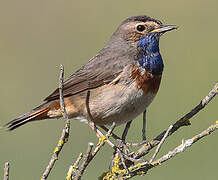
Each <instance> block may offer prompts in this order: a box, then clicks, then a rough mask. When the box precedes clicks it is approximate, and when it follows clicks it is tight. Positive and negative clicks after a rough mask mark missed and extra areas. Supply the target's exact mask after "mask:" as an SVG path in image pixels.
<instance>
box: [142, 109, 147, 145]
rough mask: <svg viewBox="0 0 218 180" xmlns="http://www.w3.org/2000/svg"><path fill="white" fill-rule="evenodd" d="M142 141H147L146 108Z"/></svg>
mask: <svg viewBox="0 0 218 180" xmlns="http://www.w3.org/2000/svg"><path fill="white" fill-rule="evenodd" d="M142 141H146V109H145V111H144V112H143V127H142Z"/></svg>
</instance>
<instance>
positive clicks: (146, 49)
mask: <svg viewBox="0 0 218 180" xmlns="http://www.w3.org/2000/svg"><path fill="white" fill-rule="evenodd" d="M137 47H138V48H139V49H140V51H141V52H142V53H140V56H139V57H138V59H137V60H138V62H139V64H140V66H141V67H143V68H145V70H146V71H148V72H150V73H151V74H153V75H161V74H162V72H163V68H164V65H163V60H162V57H161V54H160V50H159V38H158V37H157V34H154V33H152V34H148V35H147V36H146V37H143V38H141V39H140V40H139V42H138V44H137Z"/></svg>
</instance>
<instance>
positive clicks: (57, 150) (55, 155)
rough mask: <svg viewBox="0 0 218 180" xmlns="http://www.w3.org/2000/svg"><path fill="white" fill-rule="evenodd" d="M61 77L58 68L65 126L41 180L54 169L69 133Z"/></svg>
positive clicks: (61, 74)
mask: <svg viewBox="0 0 218 180" xmlns="http://www.w3.org/2000/svg"><path fill="white" fill-rule="evenodd" d="M63 77H64V67H63V66H62V65H61V66H60V83H59V93H60V105H61V111H62V113H63V117H64V119H65V120H66V125H65V127H64V129H63V131H62V134H61V137H60V139H59V141H58V144H57V146H56V148H55V150H54V152H53V155H52V157H51V160H50V162H49V164H48V166H47V167H46V169H45V171H44V173H43V175H42V178H41V180H45V179H47V177H48V175H49V174H50V172H51V170H52V168H53V167H54V164H55V162H56V161H57V160H58V155H59V153H60V152H61V150H62V148H63V146H64V144H65V143H66V142H67V140H68V137H69V131H70V121H69V119H68V116H67V113H66V109H65V105H64V98H63Z"/></svg>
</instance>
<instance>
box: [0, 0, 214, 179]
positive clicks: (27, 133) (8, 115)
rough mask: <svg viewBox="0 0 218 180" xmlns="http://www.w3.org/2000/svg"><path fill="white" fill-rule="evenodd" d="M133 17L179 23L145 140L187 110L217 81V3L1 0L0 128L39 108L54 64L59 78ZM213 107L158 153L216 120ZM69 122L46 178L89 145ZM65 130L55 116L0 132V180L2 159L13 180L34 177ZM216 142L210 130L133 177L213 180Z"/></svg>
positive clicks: (92, 173) (100, 165)
mask: <svg viewBox="0 0 218 180" xmlns="http://www.w3.org/2000/svg"><path fill="white" fill-rule="evenodd" d="M140 14H147V15H150V16H152V17H155V18H158V19H160V20H162V21H163V22H164V23H166V24H175V25H178V26H179V27H180V28H179V29H178V30H177V31H173V32H170V33H168V34H166V35H165V36H164V37H162V39H161V44H160V47H161V52H162V56H163V59H164V62H165V70H164V74H163V80H162V83H161V87H160V91H159V93H158V95H157V97H156V99H155V100H154V102H153V103H152V105H151V106H150V107H149V110H148V117H147V118H148V128H147V133H148V138H149V139H151V138H152V137H154V136H155V135H157V134H158V133H159V132H161V131H162V130H163V129H165V128H167V127H168V126H169V125H170V124H172V123H173V122H174V121H175V120H177V119H178V118H179V117H181V116H182V115H184V114H185V113H186V112H188V111H189V110H190V109H191V108H193V107H194V106H195V105H196V104H197V103H199V101H200V100H201V99H202V98H203V97H204V96H205V95H206V94H207V93H208V92H209V90H210V89H211V88H212V87H213V85H214V84H215V82H216V81H217V80H218V77H217V69H218V55H217V50H218V49H217V47H218V36H217V29H218V20H217V19H218V1H217V0H208V1H200V0H191V1H190V0H183V1H173V0H165V1H163V0H156V1H142V0H139V1H132V0H120V1H115V0H111V1H102V0H92V1H75V0H65V1H60V0H46V1H45V0H19V1H8V0H1V1H0V62H1V70H0V82H1V86H0V99H1V102H0V107H1V108H0V109H1V112H0V125H2V124H5V123H6V122H8V121H10V120H12V119H13V118H15V117H16V116H18V115H20V114H22V113H25V112H27V111H28V110H30V109H31V108H33V107H35V106H37V105H39V104H40V103H41V102H42V99H43V98H44V97H46V96H47V95H48V94H49V93H51V92H52V91H53V90H54V89H55V88H56V87H57V85H58V78H59V65H60V64H63V65H64V67H65V77H66V78H67V77H68V76H69V75H70V74H71V73H73V72H74V71H75V70H77V69H78V68H79V67H81V66H82V65H83V64H84V63H86V62H87V61H88V60H89V59H90V58H91V57H92V56H94V55H95V54H96V53H97V52H98V51H99V50H100V49H101V48H102V47H103V46H104V45H105V43H106V42H107V41H108V39H109V38H110V36H111V34H112V33H113V32H114V31H115V29H116V27H117V26H118V25H119V24H120V23H121V21H123V20H124V19H125V18H127V17H129V16H132V15H140ZM217 107H218V99H215V100H213V101H212V102H211V103H210V104H209V105H208V106H207V107H206V109H204V110H203V111H202V112H200V113H199V114H198V115H197V116H195V117H194V118H193V120H192V126H190V127H186V128H182V129H181V130H179V131H178V132H177V133H176V134H175V135H173V136H172V137H170V138H169V139H168V140H167V143H166V144H165V145H164V146H163V148H162V150H161V152H160V154H163V153H165V152H168V150H171V149H172V148H173V147H175V146H177V145H178V144H180V143H181V140H182V139H183V138H189V137H192V136H193V135H195V134H197V133H199V132H200V131H202V130H203V129H205V128H207V127H208V126H209V125H211V124H213V123H214V122H215V121H216V120H218V119H217V114H218V113H217V112H218V109H217ZM141 119H142V117H141V116H140V117H138V118H137V119H136V120H135V121H134V123H133V125H132V128H131V130H130V132H129V136H128V140H129V141H139V140H141V125H142V120H141ZM71 126H72V127H71V134H70V140H69V142H68V143H67V144H66V145H65V147H64V149H63V151H62V152H61V154H60V158H59V160H58V162H57V163H56V165H55V168H54V169H53V171H52V172H51V175H50V176H49V179H64V178H65V175H66V172H67V170H68V167H69V166H70V164H71V163H72V162H74V161H75V159H76V157H77V156H78V154H79V153H80V152H85V151H86V148H87V143H88V142H89V141H92V142H94V143H97V138H96V136H95V134H94V133H93V132H92V131H91V130H90V129H89V128H88V127H87V125H86V124H84V123H81V122H78V121H73V120H72V121H71ZM63 127H64V122H63V121H62V120H61V119H59V120H48V121H41V122H35V123H29V124H27V125H25V126H23V127H21V128H19V129H17V130H15V131H13V132H6V131H3V130H1V131H0V140H1V146H0V170H1V173H0V179H2V174H3V166H4V163H5V162H6V161H9V162H10V164H11V173H10V176H11V179H16V180H20V179H40V177H41V175H42V173H43V171H44V168H45V167H46V166H47V164H48V161H49V160H50V157H51V153H52V151H53V149H54V147H55V145H56V143H57V140H58V138H59V136H60V134H61V131H62V128H63ZM123 128H124V127H123V126H122V127H119V128H118V129H117V130H116V132H117V133H118V134H119V133H120V131H121V130H122V129H123ZM217 137H218V133H217V132H215V133H214V134H212V135H211V136H209V137H206V138H205V139H203V140H201V141H200V143H197V144H195V145H194V146H193V147H192V148H191V149H188V150H187V151H186V152H185V153H183V154H180V155H178V156H176V157H175V158H174V159H172V160H170V161H168V162H167V163H165V164H163V165H161V166H160V167H157V168H154V169H152V170H151V171H149V172H148V174H147V175H146V176H143V177H137V178H135V179H149V180H154V179H169V180H170V179H175V178H176V179H177V180H182V179H184V177H186V178H188V179H198V180H204V179H217V161H218V156H217V151H218V143H217ZM111 153H112V150H111V148H110V147H109V146H108V145H105V146H104V148H103V150H102V151H100V152H99V154H98V156H97V157H96V158H95V159H94V160H93V162H92V163H91V164H90V166H89V167H88V169H87V171H86V173H85V175H84V178H83V179H97V177H98V176H99V175H100V174H101V173H102V172H103V171H105V170H107V169H108V166H109V162H110V158H111V156H110V154H111ZM160 154H159V156H160Z"/></svg>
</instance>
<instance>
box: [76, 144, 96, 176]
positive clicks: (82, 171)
mask: <svg viewBox="0 0 218 180" xmlns="http://www.w3.org/2000/svg"><path fill="white" fill-rule="evenodd" d="M93 145H94V144H93V143H91V142H90V143H89V144H88V148H87V152H86V155H85V156H84V160H83V163H82V165H81V166H80V168H79V171H78V172H77V174H76V176H75V178H74V180H79V179H81V177H82V175H83V173H84V171H85V169H86V167H87V166H88V164H89V162H90V158H91V156H92V155H91V153H92V148H93Z"/></svg>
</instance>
